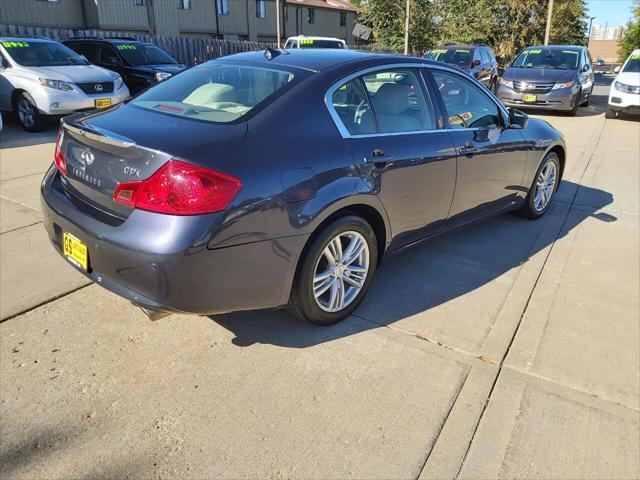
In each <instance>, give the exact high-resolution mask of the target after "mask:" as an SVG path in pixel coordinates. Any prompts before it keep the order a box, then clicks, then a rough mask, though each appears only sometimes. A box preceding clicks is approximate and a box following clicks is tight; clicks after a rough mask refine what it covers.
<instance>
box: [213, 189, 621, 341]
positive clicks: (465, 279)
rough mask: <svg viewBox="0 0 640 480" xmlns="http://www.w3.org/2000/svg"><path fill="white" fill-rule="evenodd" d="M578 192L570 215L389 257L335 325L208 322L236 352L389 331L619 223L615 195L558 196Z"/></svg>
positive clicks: (481, 228)
mask: <svg viewBox="0 0 640 480" xmlns="http://www.w3.org/2000/svg"><path fill="white" fill-rule="evenodd" d="M576 188H578V191H577V197H576V198H578V199H579V200H580V205H575V206H574V207H573V208H572V209H571V211H570V213H569V214H568V215H567V207H568V204H567V203H564V202H562V201H559V200H556V201H554V203H553V205H552V206H551V208H550V210H549V212H548V213H547V215H545V216H544V217H543V218H541V219H539V220H536V221H530V220H526V219H523V218H520V217H517V216H514V215H511V214H504V215H500V216H497V217H495V218H493V219H491V220H489V221H487V222H484V223H479V224H476V225H474V226H470V227H467V228H463V229H460V230H457V231H454V232H450V233H447V234H445V235H442V236H440V237H438V238H435V239H433V240H431V241H428V242H425V243H423V244H422V245H420V246H417V247H415V248H412V249H410V250H407V251H406V252H404V253H401V254H399V255H397V256H393V257H391V258H389V259H388V260H386V261H385V262H384V263H383V264H382V266H381V267H380V269H379V270H378V271H377V273H376V277H375V279H374V282H373V284H372V286H371V289H370V290H369V292H368V295H367V297H366V298H365V300H364V302H363V303H362V304H361V305H360V306H359V307H358V309H357V310H356V311H355V314H354V316H352V317H351V318H350V319H348V320H346V321H344V322H341V323H338V324H336V325H333V326H330V327H318V326H315V325H311V324H309V323H307V322H305V321H303V320H300V319H298V318H297V317H295V316H293V315H292V314H291V313H289V312H288V311H287V310H285V309H280V310H277V309H274V310H259V311H246V312H235V313H229V314H224V315H212V316H210V318H211V319H212V320H213V321H215V322H217V323H218V324H220V325H221V326H223V327H224V328H226V329H228V330H229V331H231V332H233V333H234V334H235V338H234V339H233V343H234V344H235V345H238V346H249V345H252V344H254V343H261V344H272V345H279V346H283V347H289V348H305V347H310V346H313V345H317V344H320V343H324V342H328V341H332V340H336V339H339V338H342V337H347V336H350V335H353V334H357V333H360V332H363V331H365V330H370V329H374V328H379V327H380V326H386V325H390V324H392V323H394V322H397V321H399V320H402V319H405V318H407V317H410V316H413V315H416V314H419V313H422V312H425V311H427V310H429V309H432V308H434V307H438V306H440V305H443V304H445V303H446V302H449V301H451V300H453V299H456V298H458V297H461V296H463V295H466V294H468V293H470V292H473V291H475V290H476V289H478V288H481V287H483V286H484V285H486V284H488V283H490V282H492V281H494V280H496V279H498V278H499V277H501V276H503V275H504V274H506V273H507V272H509V271H510V270H512V269H514V268H517V267H519V266H520V265H522V264H524V263H525V262H527V261H528V260H529V258H530V257H531V256H533V255H534V254H536V253H537V252H539V251H540V250H543V249H544V248H545V247H547V246H549V245H550V244H552V243H553V242H555V240H556V239H557V238H559V237H562V236H564V235H566V234H567V233H568V232H570V231H571V230H572V229H573V228H575V227H576V226H578V225H579V224H580V223H582V222H583V221H584V220H585V219H587V218H596V219H597V220H599V221H603V222H614V221H616V220H617V218H616V217H615V216H613V215H611V214H610V213H607V212H602V211H598V210H600V209H601V208H604V207H606V206H607V205H609V204H610V203H611V202H612V201H613V195H612V194H611V193H609V192H605V191H603V190H599V189H596V188H590V187H584V186H578V185H577V184H575V183H572V182H567V181H563V182H562V184H561V187H560V192H559V193H562V194H563V195H560V197H561V198H562V197H564V198H566V197H569V198H571V197H573V194H574V192H576ZM560 225H562V227H561V228H560ZM558 231H559V233H557V232H558ZM469 314H470V315H473V312H472V311H469ZM417 321H420V322H421V321H425V322H428V321H429V320H428V319H427V318H421V319H418V320H417Z"/></svg>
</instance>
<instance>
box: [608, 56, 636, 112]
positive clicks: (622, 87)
mask: <svg viewBox="0 0 640 480" xmlns="http://www.w3.org/2000/svg"><path fill="white" fill-rule="evenodd" d="M619 113H625V114H632V115H640V49H638V50H634V51H633V52H632V53H631V55H629V58H627V60H626V62H624V64H623V65H622V68H621V69H620V71H619V73H618V75H617V76H616V78H615V79H614V80H613V82H612V83H611V89H610V91H609V103H608V106H607V113H606V116H607V118H613V117H616V116H618V114H619Z"/></svg>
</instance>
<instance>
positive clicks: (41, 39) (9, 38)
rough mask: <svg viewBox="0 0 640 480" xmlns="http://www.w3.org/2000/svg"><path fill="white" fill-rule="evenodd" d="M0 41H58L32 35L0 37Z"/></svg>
mask: <svg viewBox="0 0 640 480" xmlns="http://www.w3.org/2000/svg"><path fill="white" fill-rule="evenodd" d="M0 42H33V43H45V42H54V43H60V42H58V41H57V40H53V39H52V38H32V37H0Z"/></svg>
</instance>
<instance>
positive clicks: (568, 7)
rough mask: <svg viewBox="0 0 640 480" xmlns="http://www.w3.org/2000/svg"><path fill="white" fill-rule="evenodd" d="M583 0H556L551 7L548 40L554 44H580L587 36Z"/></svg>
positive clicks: (585, 12) (585, 7)
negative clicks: (551, 15) (551, 17)
mask: <svg viewBox="0 0 640 480" xmlns="http://www.w3.org/2000/svg"><path fill="white" fill-rule="evenodd" d="M586 16H587V5H586V2H585V0H557V1H556V2H555V4H554V8H553V19H552V22H551V35H550V37H551V38H550V39H549V41H550V42H551V43H556V44H566V45H582V44H584V41H585V38H586V37H587V28H588V27H587V23H586V21H585V19H586Z"/></svg>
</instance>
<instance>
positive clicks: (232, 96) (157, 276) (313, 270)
mask: <svg viewBox="0 0 640 480" xmlns="http://www.w3.org/2000/svg"><path fill="white" fill-rule="evenodd" d="M565 158H566V147H565V143H564V141H563V138H562V135H561V134H560V133H559V132H557V131H556V130H554V129H553V128H552V127H550V126H549V125H548V124H547V123H546V122H543V121H540V120H535V119H528V117H527V116H526V115H525V114H523V113H521V112H518V111H516V110H511V111H508V110H505V109H504V107H502V106H501V104H500V102H499V101H498V100H497V99H496V98H495V97H494V96H493V95H492V94H491V93H490V92H489V91H488V90H487V89H486V88H484V87H483V86H481V85H480V84H479V83H478V82H477V81H476V80H474V79H472V78H470V77H469V75H467V74H465V73H464V72H461V71H459V70H458V69H456V68H452V67H450V66H447V65H445V64H441V63H437V62H432V61H429V60H424V59H419V58H410V57H395V56H383V55H372V54H365V53H360V52H354V51H348V50H344V51H343V50H326V49H324V50H323V49H319V50H304V49H300V50H291V51H278V50H268V51H267V52H265V53H264V54H263V53H260V52H254V53H243V54H239V55H234V56H230V57H226V58H224V59H219V60H215V61H211V62H208V63H204V64H202V65H199V66H197V67H194V68H192V69H190V70H187V71H185V72H183V73H181V74H180V75H177V76H176V77H173V78H170V79H168V80H166V81H165V82H162V83H160V84H158V85H157V86H154V87H152V88H151V89H149V90H147V91H146V92H144V93H143V94H141V95H139V96H137V97H136V98H134V99H132V100H129V101H128V102H126V103H125V104H122V105H119V106H116V107H113V108H110V109H108V110H104V111H94V112H90V113H83V114H76V115H74V116H70V117H67V118H65V119H64V121H63V123H62V126H61V128H60V133H59V138H58V140H57V144H56V149H55V165H52V167H51V168H50V169H49V171H48V172H47V174H46V176H45V178H44V180H43V182H42V204H43V211H44V217H45V218H44V225H45V227H46V229H47V231H48V234H49V237H50V239H51V241H52V243H53V245H54V247H55V249H56V250H57V251H58V252H59V253H60V254H61V255H63V256H64V257H65V258H66V259H68V261H69V262H70V263H71V264H73V265H74V266H75V268H77V269H79V270H80V271H82V272H83V273H84V274H85V275H86V276H87V277H89V278H90V279H92V280H93V281H95V282H96V283H98V284H100V285H102V286H103V287H105V288H107V289H109V290H111V291H113V292H115V293H117V294H119V295H121V296H123V297H126V298H127V299H129V300H131V301H132V302H133V303H135V304H137V305H140V306H142V307H143V308H144V309H145V310H146V311H147V313H149V314H150V316H151V317H152V318H157V317H159V316H161V315H162V314H166V312H190V313H196V314H210V313H220V312H228V311H234V310H247V309H258V308H266V307H278V306H283V305H289V306H290V307H291V308H292V310H293V311H294V312H296V313H297V314H298V315H300V316H302V317H304V318H306V319H307V320H310V321H311V322H314V323H318V324H330V323H334V322H337V321H339V320H341V319H343V318H345V317H346V316H347V315H349V313H351V312H352V311H353V310H354V309H355V308H356V307H357V305H358V304H359V303H360V302H361V301H362V299H363V297H364V296H365V294H366V292H367V290H368V288H369V285H370V284H371V280H372V278H373V276H374V273H375V270H376V267H377V266H378V265H379V263H380V261H381V260H382V258H383V257H384V256H388V255H390V254H393V253H395V252H399V251H400V250H402V249H404V248H405V247H408V246H410V245H414V244H416V243H418V242H421V241H423V240H425V239H428V238H429V237H433V236H434V235H437V234H440V233H442V232H444V231H446V230H450V229H452V228H455V227H459V226H461V225H463V224H467V223H469V222H471V221H474V220H479V219H482V218H486V217H488V216H490V215H493V214H496V213H499V212H505V211H509V210H517V211H518V212H519V213H521V214H522V215H523V216H525V217H528V218H537V217H540V216H541V215H543V214H544V213H545V212H546V211H547V209H548V208H549V205H550V202H551V199H552V197H553V195H554V192H555V191H556V189H557V187H558V184H559V181H560V178H561V176H562V171H563V168H564V162H565Z"/></svg>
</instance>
